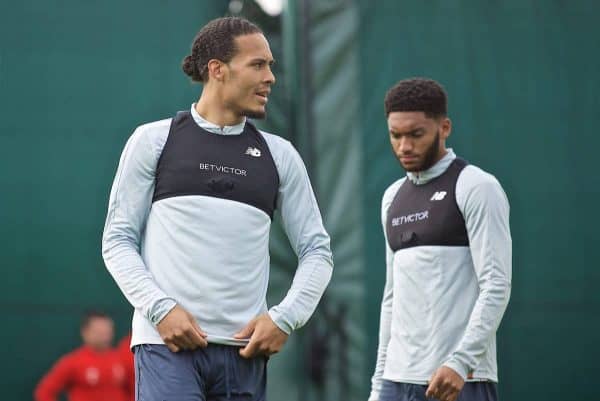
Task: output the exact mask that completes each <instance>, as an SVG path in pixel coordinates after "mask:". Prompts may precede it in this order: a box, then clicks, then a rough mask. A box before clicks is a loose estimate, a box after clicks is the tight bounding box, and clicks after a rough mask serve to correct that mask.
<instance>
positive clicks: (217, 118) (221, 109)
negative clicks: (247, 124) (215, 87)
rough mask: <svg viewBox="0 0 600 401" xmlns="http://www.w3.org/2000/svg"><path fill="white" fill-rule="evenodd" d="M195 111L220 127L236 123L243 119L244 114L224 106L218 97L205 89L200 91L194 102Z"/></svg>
mask: <svg viewBox="0 0 600 401" xmlns="http://www.w3.org/2000/svg"><path fill="white" fill-rule="evenodd" d="M196 111H197V112H198V114H199V115H200V116H201V117H202V118H204V119H205V120H206V121H209V122H211V123H213V124H215V125H218V126H220V127H225V126H232V125H237V124H240V123H241V122H242V121H244V116H240V115H238V114H237V113H235V112H234V111H233V110H231V109H228V108H227V107H225V106H224V105H223V103H222V101H221V99H220V98H219V97H217V96H214V95H213V94H212V93H211V91H208V90H206V89H205V90H203V91H202V95H201V96H200V99H198V102H197V103H196Z"/></svg>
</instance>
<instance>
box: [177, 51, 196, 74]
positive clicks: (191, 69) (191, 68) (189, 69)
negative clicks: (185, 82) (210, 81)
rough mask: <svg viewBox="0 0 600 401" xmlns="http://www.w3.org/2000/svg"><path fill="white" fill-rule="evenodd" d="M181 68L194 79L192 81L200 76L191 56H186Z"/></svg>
mask: <svg viewBox="0 0 600 401" xmlns="http://www.w3.org/2000/svg"><path fill="white" fill-rule="evenodd" d="M181 68H182V69H183V72H185V74H186V75H187V76H189V77H192V79H194V78H195V77H197V76H198V73H197V71H196V66H195V65H194V61H193V60H192V56H191V55H187V56H185V58H184V59H183V62H182V63H181Z"/></svg>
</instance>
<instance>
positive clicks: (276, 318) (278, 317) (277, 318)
mask: <svg viewBox="0 0 600 401" xmlns="http://www.w3.org/2000/svg"><path fill="white" fill-rule="evenodd" d="M269 316H270V317H271V320H273V323H275V325H276V326H277V327H279V329H280V330H281V331H283V332H284V333H285V334H287V335H288V336H289V335H290V334H291V333H292V331H293V330H294V329H293V327H292V325H291V324H289V322H287V321H286V320H285V319H284V317H283V316H282V314H281V313H279V312H278V311H277V310H275V308H271V310H269Z"/></svg>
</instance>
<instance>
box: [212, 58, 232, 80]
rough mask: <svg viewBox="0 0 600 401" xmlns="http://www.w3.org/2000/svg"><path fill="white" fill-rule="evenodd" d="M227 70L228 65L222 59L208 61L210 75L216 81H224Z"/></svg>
mask: <svg viewBox="0 0 600 401" xmlns="http://www.w3.org/2000/svg"><path fill="white" fill-rule="evenodd" d="M226 70H227V65H226V64H225V63H223V62H222V61H221V60H217V59H215V58H213V59H210V60H209V61H208V76H209V78H212V79H214V80H215V81H223V78H224V77H225V74H226Z"/></svg>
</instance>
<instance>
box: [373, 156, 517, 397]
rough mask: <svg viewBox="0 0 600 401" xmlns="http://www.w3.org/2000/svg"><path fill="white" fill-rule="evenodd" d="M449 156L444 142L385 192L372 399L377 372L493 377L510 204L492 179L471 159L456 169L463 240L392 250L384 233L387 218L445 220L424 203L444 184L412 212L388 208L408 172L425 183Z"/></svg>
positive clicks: (506, 291) (506, 273)
mask: <svg viewBox="0 0 600 401" xmlns="http://www.w3.org/2000/svg"><path fill="white" fill-rule="evenodd" d="M455 158H456V156H455V154H454V152H453V151H452V150H451V149H449V150H448V153H447V154H446V155H445V156H444V157H443V158H442V159H441V160H440V161H439V162H438V163H436V164H435V165H434V166H432V167H431V168H430V169H429V170H427V171H424V172H419V173H408V174H407V177H404V178H402V179H400V180H398V181H396V182H395V183H393V184H392V185H391V186H390V187H389V188H388V189H387V190H386V191H385V193H384V196H383V200H382V206H381V218H382V224H383V227H384V233H385V235H386V282H385V287H384V294H383V300H382V304H381V317H380V331H379V348H378V354H377V363H376V366H375V372H374V375H373V377H372V386H371V395H370V398H369V400H370V401H377V400H378V399H379V392H380V390H381V384H382V379H385V380H390V381H394V382H404V383H414V384H426V383H427V382H428V381H429V379H430V378H431V376H432V374H433V373H434V372H435V370H436V369H438V368H439V367H440V366H442V365H445V366H448V367H450V368H452V369H453V370H455V371H456V372H457V373H458V374H459V375H461V376H462V377H463V379H466V380H470V381H478V380H479V381H480V380H490V381H494V382H496V381H498V375H497V363H496V330H497V328H498V325H499V324H500V320H501V319H502V316H503V313H504V311H505V309H506V306H507V304H508V299H509V296H510V288H511V276H512V245H511V236H510V230H509V204H508V201H507V198H506V195H505V193H504V191H503V190H502V187H501V186H500V184H499V183H498V181H497V180H496V179H495V178H494V177H493V176H492V175H490V174H488V173H486V172H484V171H483V170H481V169H479V168H478V167H475V166H473V165H467V166H466V167H464V169H463V170H462V171H461V172H460V174H459V175H458V178H457V180H456V184H455V185H456V187H455V204H456V206H457V207H458V210H459V211H460V214H461V215H462V217H463V218H464V223H465V229H466V234H468V245H467V246H431V245H429V246H411V247H406V248H404V249H399V250H397V251H396V252H394V251H392V249H391V248H390V241H389V238H388V235H387V233H386V224H388V227H389V222H390V221H391V222H392V224H395V225H401V224H403V223H405V222H407V221H409V220H410V221H416V220H418V219H422V222H423V224H434V226H433V227H432V228H431V229H432V230H434V231H435V230H436V229H439V230H441V229H442V228H443V227H442V226H440V225H439V224H438V222H435V218H434V216H433V215H432V214H431V213H430V210H428V209H429V208H430V207H432V206H430V205H431V204H433V203H435V202H436V201H440V200H443V199H444V197H445V195H446V191H440V190H433V191H434V192H433V193H432V194H431V195H429V196H431V198H429V197H428V198H427V202H424V203H423V204H420V205H418V206H416V207H417V209H415V210H414V212H415V213H414V214H408V215H404V216H399V217H396V216H388V211H389V210H390V205H391V204H392V202H394V201H395V200H394V198H395V196H396V194H397V193H398V191H399V189H400V188H401V186H402V185H403V184H404V183H405V180H406V179H407V178H408V180H410V181H411V182H412V183H413V184H415V185H416V186H421V185H424V184H426V183H428V182H431V181H432V180H434V179H435V178H437V177H439V176H440V175H442V174H443V173H444V172H445V171H446V170H447V169H448V168H449V166H450V165H451V164H452V162H453V161H454V159H455ZM402 199H404V198H398V201H400V200H402ZM389 217H391V218H392V220H388V219H389ZM394 217H396V219H394ZM427 219H429V221H428V220H427ZM436 227H437V228H436Z"/></svg>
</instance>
